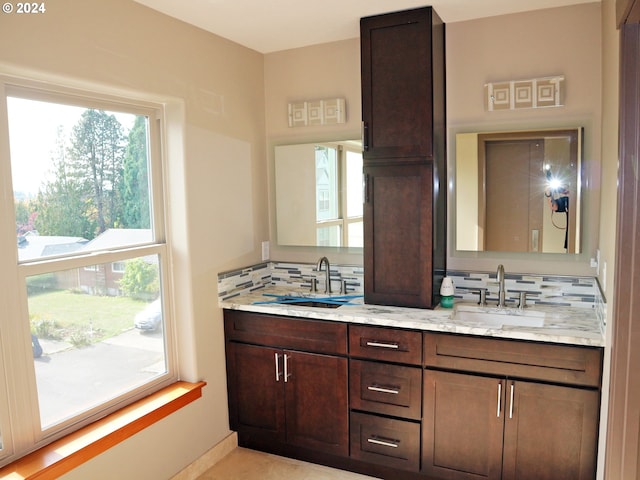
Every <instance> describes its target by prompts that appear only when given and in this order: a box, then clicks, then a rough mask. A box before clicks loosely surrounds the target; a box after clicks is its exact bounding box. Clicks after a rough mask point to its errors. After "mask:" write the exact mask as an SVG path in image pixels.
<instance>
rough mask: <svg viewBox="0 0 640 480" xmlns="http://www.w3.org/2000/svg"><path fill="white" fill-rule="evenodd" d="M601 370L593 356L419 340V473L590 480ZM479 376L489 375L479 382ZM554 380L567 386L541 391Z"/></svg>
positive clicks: (430, 337) (579, 350)
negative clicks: (421, 394) (421, 362)
mask: <svg viewBox="0 0 640 480" xmlns="http://www.w3.org/2000/svg"><path fill="white" fill-rule="evenodd" d="M601 361H602V352H601V349H596V348H583V347H572V346H566V345H548V344H537V343H529V342H519V341H515V340H497V339H485V338H474V337H459V336H455V335H444V334H431V333H428V334H425V362H426V364H427V369H426V370H425V373H424V405H423V408H424V412H425V413H424V417H423V430H422V431H423V436H422V442H423V447H422V448H423V457H422V471H423V472H424V473H425V474H426V475H429V476H433V477H434V478H441V479H447V480H472V479H473V480H478V479H487V480H500V479H503V480H511V479H518V480H555V479H558V478H562V479H563V480H564V479H567V480H593V479H594V478H595V472H596V450H597V438H598V416H599V405H600V390H599V386H600V374H601ZM433 367H440V368H446V369H451V368H454V369H460V372H455V371H450V370H446V371H445V370H434V369H432V368H433ZM487 370H488V371H490V372H493V373H494V376H488V375H482V374H478V372H484V373H488V372H487ZM571 370H572V371H573V373H571V374H570V375H569V376H566V375H565V374H564V373H563V372H564V371H571ZM463 372H464V373H463ZM466 372H473V373H466ZM561 378H565V379H569V380H568V382H567V383H568V384H566V385H560V384H551V383H543V381H551V382H557V381H558V380H559V379H561ZM460 452H464V454H463V455H461V454H460Z"/></svg>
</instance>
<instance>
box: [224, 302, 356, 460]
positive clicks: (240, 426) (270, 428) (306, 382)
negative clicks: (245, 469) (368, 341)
mask: <svg viewBox="0 0 640 480" xmlns="http://www.w3.org/2000/svg"><path fill="white" fill-rule="evenodd" d="M252 326H253V328H252ZM261 332H262V333H261ZM267 332H268V333H267ZM225 336H226V338H227V345H226V358H227V383H228V396H229V418H230V426H231V429H233V430H236V431H237V432H238V435H239V442H240V444H241V445H246V446H253V447H254V448H259V447H260V446H261V445H265V444H269V443H273V444H274V448H275V449H276V450H277V449H278V445H279V446H280V448H283V449H284V448H286V447H285V446H287V445H290V446H294V447H298V448H303V449H308V450H311V451H316V452H324V453H329V454H332V455H339V456H347V455H348V454H349V406H348V379H347V374H348V372H347V370H348V362H347V358H346V357H345V356H343V355H344V354H346V326H345V325H343V324H339V323H335V322H330V323H328V324H327V323H326V322H322V321H312V320H300V319H288V318H284V317H277V316H270V315H260V314H252V313H247V312H237V311H225ZM340 337H342V342H340V341H339V340H338V341H336V343H334V344H333V345H331V346H330V347H329V345H328V344H327V343H326V340H327V339H331V338H336V339H337V338H340ZM265 343H266V344H267V345H265ZM268 343H271V345H268ZM300 345H305V346H306V348H308V349H310V350H312V351H300V350H294V348H299V347H300ZM288 347H289V348H288ZM314 349H315V350H316V352H314V351H313V350H314ZM327 349H329V350H333V351H332V352H327V353H333V354H327V353H323V352H326V350H327Z"/></svg>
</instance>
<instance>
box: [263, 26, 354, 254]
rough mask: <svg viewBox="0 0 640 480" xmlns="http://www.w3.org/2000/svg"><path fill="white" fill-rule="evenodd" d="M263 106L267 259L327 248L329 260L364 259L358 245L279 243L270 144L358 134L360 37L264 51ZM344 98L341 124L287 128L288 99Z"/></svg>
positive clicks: (333, 138)
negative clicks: (352, 249) (353, 247)
mask: <svg viewBox="0 0 640 480" xmlns="http://www.w3.org/2000/svg"><path fill="white" fill-rule="evenodd" d="M264 78H265V112H266V126H267V130H266V133H267V161H268V168H269V191H270V195H269V205H270V211H271V212H272V214H271V221H270V228H271V235H270V238H271V259H272V260H287V261H300V262H315V261H317V260H318V258H319V257H320V256H321V255H324V254H325V253H327V252H328V254H329V255H328V256H329V260H330V261H331V263H350V264H360V265H361V264H362V253H361V252H362V249H360V252H358V253H349V252H348V250H346V249H343V250H339V249H336V248H333V249H327V248H324V249H317V248H314V247H279V246H278V244H277V240H276V238H277V235H276V217H275V191H274V189H275V179H274V158H273V153H274V146H275V145H286V144H299V143H308V142H316V141H329V140H349V139H359V138H360V123H361V118H362V116H361V111H362V108H361V98H360V40H359V39H358V38H354V39H351V40H344V41H340V42H332V43H326V44H322V45H315V46H311V47H304V48H296V49H292V50H284V51H281V52H276V53H270V54H267V55H265V60H264ZM336 97H340V98H344V99H345V101H346V111H347V119H346V122H345V123H344V124H341V125H331V126H329V125H325V126H309V127H295V128H290V127H289V126H288V120H287V118H288V117H287V104H288V103H289V102H296V101H304V100H316V99H323V98H336Z"/></svg>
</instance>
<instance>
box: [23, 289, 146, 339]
mask: <svg viewBox="0 0 640 480" xmlns="http://www.w3.org/2000/svg"><path fill="white" fill-rule="evenodd" d="M146 305H147V303H146V302H143V301H140V300H133V299H131V298H129V297H106V296H105V297H101V296H94V295H86V294H81V293H72V292H69V291H55V292H48V293H42V294H38V295H31V296H30V297H29V318H30V320H31V330H32V331H33V332H34V333H36V334H37V335H38V336H40V337H43V338H47V337H49V338H54V339H58V340H64V341H68V342H71V343H73V344H89V343H95V342H98V341H100V340H103V339H105V338H109V337H112V336H114V335H117V334H119V333H121V332H123V331H125V330H128V329H131V328H133V318H134V317H135V315H136V313H138V312H139V311H141V310H142V309H143V308H144V307H145V306H146Z"/></svg>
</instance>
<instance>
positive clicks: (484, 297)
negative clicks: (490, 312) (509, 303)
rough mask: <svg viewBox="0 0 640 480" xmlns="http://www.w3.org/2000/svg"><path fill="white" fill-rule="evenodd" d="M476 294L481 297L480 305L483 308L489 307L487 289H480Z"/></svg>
mask: <svg viewBox="0 0 640 480" xmlns="http://www.w3.org/2000/svg"><path fill="white" fill-rule="evenodd" d="M476 293H478V295H479V300H478V305H480V306H481V307H486V306H487V289H486V288H478V289H477V290H476Z"/></svg>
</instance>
